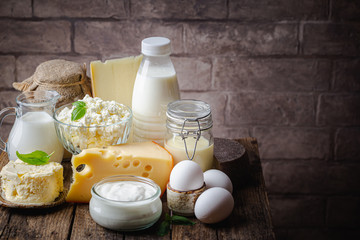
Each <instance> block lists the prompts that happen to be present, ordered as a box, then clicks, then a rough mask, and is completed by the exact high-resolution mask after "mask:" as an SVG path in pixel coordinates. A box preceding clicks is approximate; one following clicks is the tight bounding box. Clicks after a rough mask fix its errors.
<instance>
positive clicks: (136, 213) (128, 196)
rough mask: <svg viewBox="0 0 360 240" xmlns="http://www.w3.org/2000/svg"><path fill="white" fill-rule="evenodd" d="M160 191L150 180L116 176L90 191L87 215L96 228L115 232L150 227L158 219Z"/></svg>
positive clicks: (104, 180) (160, 206)
mask: <svg viewBox="0 0 360 240" xmlns="http://www.w3.org/2000/svg"><path fill="white" fill-rule="evenodd" d="M160 194H161V189H160V187H159V186H158V185H157V184H156V183H155V182H153V181H152V180H150V179H147V178H143V177H137V176H128V175H119V176H113V177H108V178H105V179H103V180H102V181H100V182H99V183H97V184H95V185H94V186H93V187H92V189H91V195H92V198H91V200H90V203H89V209H90V215H91V217H92V218H93V219H94V221H95V222H96V223H98V224H99V225H101V226H103V227H105V228H109V229H112V230H116V231H135V230H141V229H145V228H148V227H150V226H152V225H153V224H154V223H155V222H156V221H157V220H158V219H159V218H160V216H161V212H162V203H161V200H160Z"/></svg>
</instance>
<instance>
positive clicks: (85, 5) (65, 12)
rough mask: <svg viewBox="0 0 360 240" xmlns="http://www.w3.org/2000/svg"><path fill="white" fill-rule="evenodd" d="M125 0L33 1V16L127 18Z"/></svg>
mask: <svg viewBox="0 0 360 240" xmlns="http://www.w3.org/2000/svg"><path fill="white" fill-rule="evenodd" d="M125 3H126V1H125V0H76V1H73V0H51V1H47V0H34V15H35V16H37V17H45V18H47V17H71V18H82V17H93V18H116V19H122V18H126V17H127V12H128V11H129V10H128V7H127V5H126V4H125Z"/></svg>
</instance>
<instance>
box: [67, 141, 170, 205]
mask: <svg viewBox="0 0 360 240" xmlns="http://www.w3.org/2000/svg"><path fill="white" fill-rule="evenodd" d="M71 163H72V171H73V182H72V184H71V186H70V190H69V192H68V195H67V197H66V201H68V202H83V203H87V202H89V201H90V198H91V187H92V186H93V185H94V184H95V183H97V182H99V181H100V180H101V179H103V178H104V177H108V176H114V175H120V174H126V175H135V176H142V177H147V178H150V179H151V180H153V181H154V182H156V183H157V184H158V185H159V186H160V188H161V191H162V193H164V191H165V189H166V184H167V183H168V181H169V177H170V172H171V170H172V168H173V164H174V162H173V157H172V156H171V154H170V153H169V152H168V151H166V150H165V149H164V148H163V147H161V146H160V145H158V144H157V143H154V142H142V143H128V144H121V145H116V146H109V147H107V148H90V149H86V150H83V151H82V152H81V153H80V154H78V155H74V156H73V157H72V159H71ZM82 164H84V167H83V168H82V170H81V171H80V170H79V168H80V167H81V166H80V165H82ZM79 166H80V167H79ZM78 167H79V168H78ZM77 168H78V169H77Z"/></svg>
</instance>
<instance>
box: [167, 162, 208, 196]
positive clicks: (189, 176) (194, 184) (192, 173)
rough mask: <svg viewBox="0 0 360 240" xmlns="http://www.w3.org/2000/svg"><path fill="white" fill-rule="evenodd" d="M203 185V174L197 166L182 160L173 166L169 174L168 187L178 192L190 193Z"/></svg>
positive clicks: (194, 163)
mask: <svg viewBox="0 0 360 240" xmlns="http://www.w3.org/2000/svg"><path fill="white" fill-rule="evenodd" d="M203 185H204V173H203V171H202V170H201V167H200V165H199V164H197V163H196V162H194V161H190V160H184V161H181V162H179V163H178V164H176V165H175V167H174V168H173V170H172V171H171V174H170V186H171V187H172V188H173V189H175V190H178V191H190V190H196V189H199V188H201V187H202V186H203Z"/></svg>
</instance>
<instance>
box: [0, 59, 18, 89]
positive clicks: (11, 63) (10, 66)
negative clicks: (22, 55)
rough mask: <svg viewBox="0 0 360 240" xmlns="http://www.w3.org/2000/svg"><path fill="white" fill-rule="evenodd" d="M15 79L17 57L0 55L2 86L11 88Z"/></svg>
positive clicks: (0, 86) (0, 81) (0, 80)
mask: <svg viewBox="0 0 360 240" xmlns="http://www.w3.org/2000/svg"><path fill="white" fill-rule="evenodd" d="M14 81H15V57H14V56H10V55H5V56H0V88H11V87H12V85H11V84H12V83H13V82H14Z"/></svg>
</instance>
